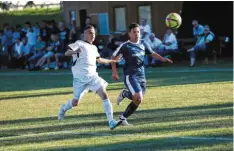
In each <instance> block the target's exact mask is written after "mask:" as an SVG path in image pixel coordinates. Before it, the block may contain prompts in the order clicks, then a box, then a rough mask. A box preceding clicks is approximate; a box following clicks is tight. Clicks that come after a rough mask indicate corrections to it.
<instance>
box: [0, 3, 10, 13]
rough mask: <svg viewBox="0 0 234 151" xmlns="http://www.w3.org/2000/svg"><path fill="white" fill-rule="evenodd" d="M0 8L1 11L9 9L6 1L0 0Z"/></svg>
mask: <svg viewBox="0 0 234 151" xmlns="http://www.w3.org/2000/svg"><path fill="white" fill-rule="evenodd" d="M0 8H1V9H2V10H3V11H8V10H9V5H8V3H7V2H2V1H0Z"/></svg>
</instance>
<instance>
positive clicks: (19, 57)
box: [10, 38, 24, 69]
mask: <svg viewBox="0 0 234 151" xmlns="http://www.w3.org/2000/svg"><path fill="white" fill-rule="evenodd" d="M22 46H23V43H22V42H21V41H20V38H16V39H15V44H14V47H13V58H12V61H11V63H10V67H11V68H21V69H23V68H24V58H23V52H22Z"/></svg>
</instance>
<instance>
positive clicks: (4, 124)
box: [0, 63, 233, 151]
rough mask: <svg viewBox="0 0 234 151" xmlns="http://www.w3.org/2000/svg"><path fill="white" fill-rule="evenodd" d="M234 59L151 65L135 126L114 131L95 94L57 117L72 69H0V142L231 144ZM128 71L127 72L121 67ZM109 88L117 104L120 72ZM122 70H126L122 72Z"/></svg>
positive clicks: (208, 150) (11, 146) (206, 148)
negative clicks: (223, 62) (206, 63)
mask: <svg viewBox="0 0 234 151" xmlns="http://www.w3.org/2000/svg"><path fill="white" fill-rule="evenodd" d="M232 72H233V70H232V64H231V63H230V64H226V65H217V66H201V67H195V68H188V67H177V66H173V67H165V68H153V69H152V68H149V69H147V80H148V89H147V93H146V96H145V100H144V102H143V103H142V105H141V106H140V107H139V108H138V110H137V111H136V113H135V114H133V115H132V116H131V117H130V118H129V122H130V123H131V124H133V125H134V126H133V127H122V126H121V127H118V128H117V129H115V130H114V131H110V130H109V128H108V125H107V122H106V117H105V114H104V113H103V108H102V102H101V101H100V99H99V98H98V96H97V95H95V94H93V93H88V94H87V95H86V96H85V97H84V98H83V99H82V101H81V103H80V105H79V106H78V107H77V108H74V109H73V110H70V111H69V112H68V113H67V116H66V119H65V120H64V121H62V122H58V121H57V112H58V109H59V108H60V105H61V104H63V103H64V102H66V101H67V100H68V99H70V98H72V96H73V95H72V75H71V73H70V71H67V70H60V71H50V72H27V71H12V70H11V71H0V84H1V87H0V111H1V114H0V150H6V151H13V150H16V151H20V150H49V151H55V150H75V151H77V150H88V151H92V150H95V151H102V150H115V151H123V150H137V151H141V150H160V151H167V150H173V151H176V150H178V151H182V150H194V151H198V150H199V151H221V150H225V151H231V150H232V146H233V131H232V128H233V116H232V115H233V97H232V93H233V88H232V80H233V76H232ZM120 73H122V72H120ZM99 74H100V76H101V77H103V78H104V79H105V80H107V81H108V82H110V85H109V87H108V92H109V96H110V99H111V101H112V103H113V108H114V116H115V118H118V116H119V115H120V113H121V112H123V111H124V110H125V108H126V106H127V105H128V103H129V101H128V100H125V101H124V102H123V104H121V106H117V105H116V97H117V95H118V94H119V92H120V90H121V89H122V88H123V83H122V80H121V81H119V82H116V83H113V82H112V81H111V74H110V70H107V69H102V70H99ZM121 77H122V74H121Z"/></svg>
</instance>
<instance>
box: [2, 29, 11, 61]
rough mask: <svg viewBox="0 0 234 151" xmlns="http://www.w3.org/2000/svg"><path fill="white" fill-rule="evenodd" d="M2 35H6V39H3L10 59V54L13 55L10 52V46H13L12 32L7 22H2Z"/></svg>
mask: <svg viewBox="0 0 234 151" xmlns="http://www.w3.org/2000/svg"><path fill="white" fill-rule="evenodd" d="M4 35H5V37H6V41H5V44H6V50H7V51H8V55H9V56H8V57H9V60H11V58H12V55H13V54H12V46H13V42H12V38H13V32H12V30H11V29H10V26H9V24H4Z"/></svg>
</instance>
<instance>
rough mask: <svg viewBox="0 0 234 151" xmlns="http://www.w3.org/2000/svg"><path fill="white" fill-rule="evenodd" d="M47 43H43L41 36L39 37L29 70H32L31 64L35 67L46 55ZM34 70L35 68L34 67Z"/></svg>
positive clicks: (30, 60)
mask: <svg viewBox="0 0 234 151" xmlns="http://www.w3.org/2000/svg"><path fill="white" fill-rule="evenodd" d="M45 49H46V43H45V42H44V41H42V39H41V36H38V37H37V43H36V44H35V46H34V48H33V56H31V57H30V58H29V59H28V62H27V64H28V70H31V69H32V67H31V64H32V65H34V64H35V63H36V61H37V60H38V59H39V58H41V57H42V56H43V55H44V54H45ZM33 68H34V67H33Z"/></svg>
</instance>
